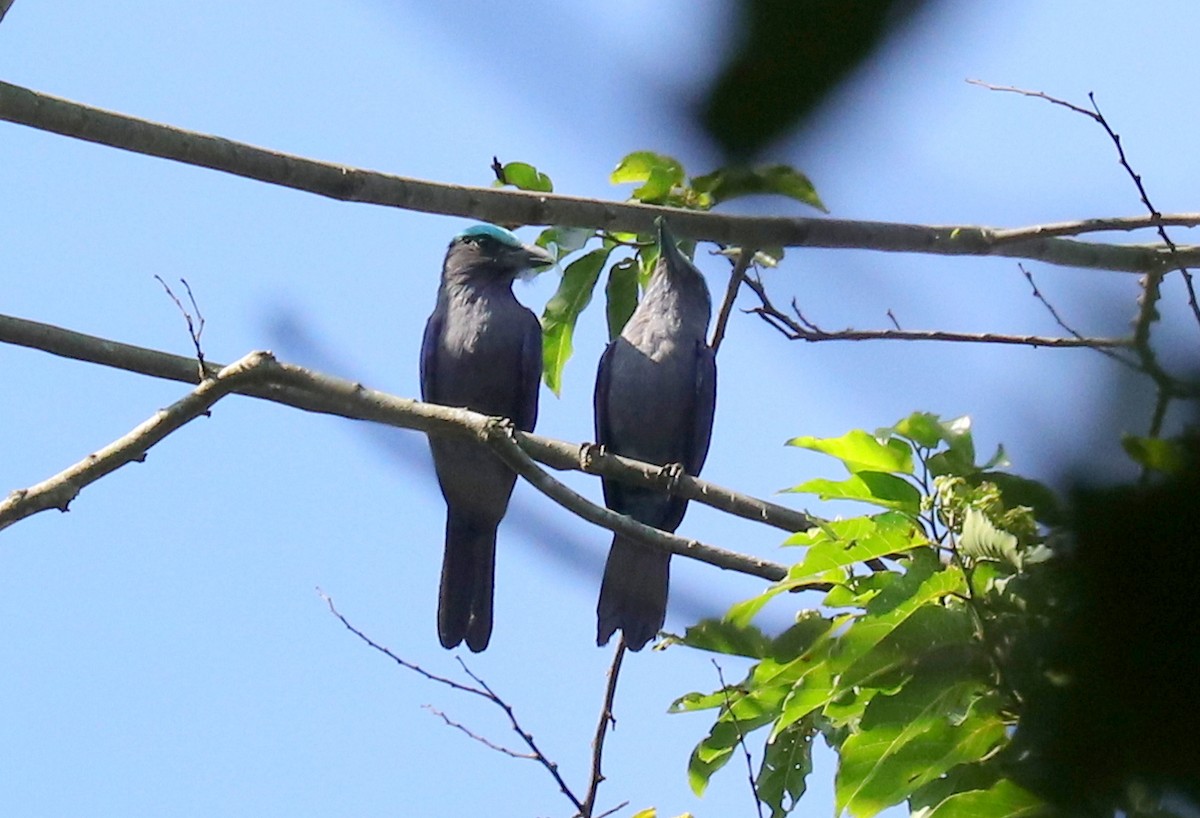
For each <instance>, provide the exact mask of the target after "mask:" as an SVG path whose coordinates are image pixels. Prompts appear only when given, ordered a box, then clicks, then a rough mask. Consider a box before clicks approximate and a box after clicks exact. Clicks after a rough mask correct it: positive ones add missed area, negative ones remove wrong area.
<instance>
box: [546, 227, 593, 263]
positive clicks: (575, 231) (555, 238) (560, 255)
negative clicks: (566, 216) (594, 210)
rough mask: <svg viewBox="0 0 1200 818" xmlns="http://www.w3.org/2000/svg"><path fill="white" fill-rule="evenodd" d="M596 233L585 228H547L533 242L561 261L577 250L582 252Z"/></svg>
mask: <svg viewBox="0 0 1200 818" xmlns="http://www.w3.org/2000/svg"><path fill="white" fill-rule="evenodd" d="M594 235H596V231H595V230H592V229H590V228H587V227H547V228H546V229H545V230H543V231H542V232H541V233H540V234H539V235H538V237H537V241H536V242H534V243H535V244H536V245H537V246H538V247H543V248H545V249H546V250H549V251H550V252H551V253H553V254H554V258H555V259H557V260H559V261H561V260H562V259H564V258H566V257H567V256H569V255H571V254H572V253H574V252H575V251H577V250H582V249H583V246H584V245H585V244H587V243H588V240H589V239H590V238H592V236H594Z"/></svg>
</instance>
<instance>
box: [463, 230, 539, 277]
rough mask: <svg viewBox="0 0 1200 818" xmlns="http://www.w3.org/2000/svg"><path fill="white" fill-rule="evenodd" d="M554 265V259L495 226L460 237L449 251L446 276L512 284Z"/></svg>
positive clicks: (466, 232) (465, 231)
mask: <svg viewBox="0 0 1200 818" xmlns="http://www.w3.org/2000/svg"><path fill="white" fill-rule="evenodd" d="M551 264H554V256H552V255H550V253H548V252H546V251H545V250H543V249H542V248H541V247H537V246H535V245H532V244H524V243H522V242H521V240H520V239H519V238H517V237H516V235H514V234H513V233H512V232H511V231H509V230H505V229H504V228H503V227H497V226H496V225H494V224H476V225H472V226H471V227H468V228H467V229H466V230H464V231H462V232H461V233H459V234H458V235H457V236H455V237H454V239H453V240H452V241H451V242H450V247H449V249H447V250H446V263H445V266H444V272H445V274H446V275H452V276H455V277H461V278H466V279H503V280H506V281H511V280H512V279H514V278H516V277H517V276H519V275H521V274H522V273H523V272H525V271H527V270H530V269H532V268H534V267H545V266H549V265H551Z"/></svg>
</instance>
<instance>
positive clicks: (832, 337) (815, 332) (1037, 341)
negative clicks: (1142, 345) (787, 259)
mask: <svg viewBox="0 0 1200 818" xmlns="http://www.w3.org/2000/svg"><path fill="white" fill-rule="evenodd" d="M746 286H747V287H749V288H750V289H751V290H752V291H753V292H754V294H755V295H757V296H758V300H759V304H760V306H758V307H754V308H752V309H750V310H748V312H751V313H754V314H755V315H757V316H758V317H759V318H762V319H763V320H764V321H766V322H767V323H768V324H770V325H771V326H773V327H774V328H775V329H777V330H779V331H780V332H781V333H783V335H784V337H786V338H788V339H789V340H792V341H954V342H957V343H976V344H1008V345H1016V346H1032V347H1053V348H1057V349H1064V348H1072V347H1085V348H1092V349H1108V348H1114V347H1116V348H1119V347H1129V346H1132V345H1133V342H1132V340H1130V339H1128V338H1086V337H1083V336H1072V337H1069V338H1068V337H1058V336H1047V335H1005V334H1001V333H995V332H944V331H941V330H904V329H872V330H854V329H844V330H836V331H827V330H823V329H821V328H820V327H818V326H817V325H816V324H814V323H812V322H811V321H809V320H808V319H807V318H805V317H804V315H803V314H802V313H801V312H800V310H799V308H798V307H797V306H796V304H795V302H793V303H792V310H793V312H795V314H796V317H795V318H793V317H792V316H790V315H788V314H787V313H785V312H783V311H782V310H780V309H779V308H778V307H776V306H775V304H774V303H773V302H772V301H771V299H770V296H769V295H768V294H767V290H766V287H765V286H764V285H763V283H762V281H761V280H756V279H754V278H751V277H747V278H746ZM892 321H893V322H895V316H892Z"/></svg>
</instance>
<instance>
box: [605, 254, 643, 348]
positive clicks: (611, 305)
mask: <svg viewBox="0 0 1200 818" xmlns="http://www.w3.org/2000/svg"><path fill="white" fill-rule="evenodd" d="M604 295H605V298H606V300H607V307H606V314H607V316H608V340H610V341H611V340H613V339H614V338H616V337H617V336H618V335H620V334H621V330H623V329H625V324H626V323H627V322H628V321H629V318H630V316H632V315H633V311H634V310H636V309H637V305H638V268H637V262H636V261H635V260H634V259H633V258H632V257H630V258H623V259H621V260H620V261H618V262H617V263H616V264H614V265H613V266H612V267H609V268H608V284H606V285H605V287H604Z"/></svg>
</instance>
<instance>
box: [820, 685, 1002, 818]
mask: <svg viewBox="0 0 1200 818" xmlns="http://www.w3.org/2000/svg"><path fill="white" fill-rule="evenodd" d="M981 688H982V686H981V685H980V684H979V683H978V682H975V681H967V682H959V683H957V684H952V685H949V686H947V685H945V684H943V683H942V681H941V680H940V679H938V678H937V677H936V676H933V675H930V676H926V677H923V678H918V679H914V680H913V681H912V682H911V683H909V684H907V685H905V686H904V687H903V688H901V689H900V691H899V692H897V693H896V694H894V695H891V696H876V697H875V698H873V699H872V700H871V703H870V704H869V705H868V706H867V708H866V712H865V714H864V716H863V719H862V722H861V725H860V729H859V730H858V731H857V732H854V733H852V734H851V735H850V736H849V737H848V738H847V739H846V741H845V742H843V744H842V747H841V758H840V762H839V764H838V772H837V776H836V779H835V782H834V787H835V791H836V796H837V797H836V801H837V806H836V810H837V811H838V812H840V811H841V810H843V809H846V810H849V812H850V814H851V815H853V816H856V818H869V816H872V815H875V814H876V813H878V812H879V811H880V810H882V809H884V808H886V807H889V806H892V805H894V804H899V803H900V802H902V801H904V800H905V799H906V798H908V797H909V795H910V794H912V793H913V792H914V791H915V790H917V789H919V788H920V787H921V786H923V785H924V784H926V783H928V782H930V781H932V780H934V779H936V778H937V777H938V776H940V775H942V774H943V773H945V772H946V771H947V770H949V769H951V768H952V767H955V766H957V765H958V764H963V763H966V762H971V761H976V760H978V759H980V758H982V757H983V756H984V755H985V754H986V753H987V752H989V751H990V750H991V749H992V748H993V747H995V746H996V744H998V743H999V742H1001V741H1002V740H1003V739H1004V735H1005V727H1004V722H1003V721H1002V720H1001V719H1000V717H999V715H998V713H997V707H996V703H995V701H994V700H993V699H991V698H988V697H984V696H982V695H981V692H982V691H981ZM960 714H961V715H960Z"/></svg>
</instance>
